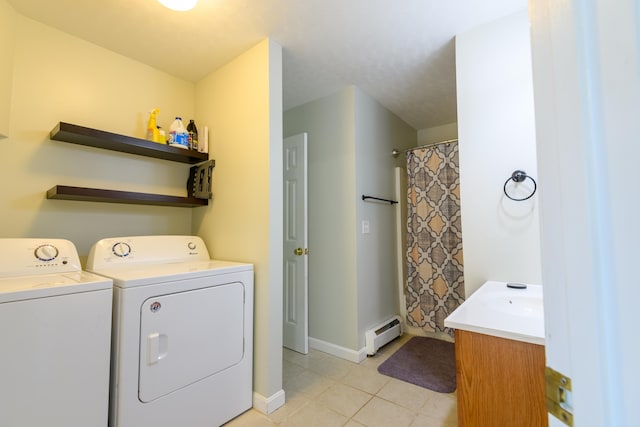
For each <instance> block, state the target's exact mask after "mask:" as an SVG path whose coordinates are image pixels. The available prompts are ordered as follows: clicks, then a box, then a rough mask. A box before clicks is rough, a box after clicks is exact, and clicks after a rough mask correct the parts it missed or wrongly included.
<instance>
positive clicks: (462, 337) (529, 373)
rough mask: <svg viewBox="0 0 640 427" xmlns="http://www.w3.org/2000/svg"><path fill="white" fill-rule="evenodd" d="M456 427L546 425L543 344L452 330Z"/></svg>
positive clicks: (543, 426) (542, 426)
mask: <svg viewBox="0 0 640 427" xmlns="http://www.w3.org/2000/svg"><path fill="white" fill-rule="evenodd" d="M455 352H456V382H457V396H458V427H547V426H548V418H547V409H546V406H545V375H544V372H545V354H544V346H542V345H537V344H530V343H526V342H522V341H515V340H510V339H505V338H499V337H495V336H491V335H484V334H480V333H476V332H468V331H464V330H456V331H455Z"/></svg>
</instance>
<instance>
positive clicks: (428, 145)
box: [391, 138, 458, 157]
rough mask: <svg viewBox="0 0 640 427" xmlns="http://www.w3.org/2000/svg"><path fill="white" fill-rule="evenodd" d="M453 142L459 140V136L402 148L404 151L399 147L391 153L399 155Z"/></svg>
mask: <svg viewBox="0 0 640 427" xmlns="http://www.w3.org/2000/svg"><path fill="white" fill-rule="evenodd" d="M452 142H458V138H454V139H447V140H446V141H440V142H431V143H429V144H424V145H420V146H419V147H413V148H408V149H406V150H402V151H400V150H397V149H395V148H394V149H393V151H392V152H391V154H392V155H393V157H398V156H399V155H400V154H403V153H407V152H409V151H413V150H419V149H421V148H427V147H432V146H434V145H440V144H451V143H452Z"/></svg>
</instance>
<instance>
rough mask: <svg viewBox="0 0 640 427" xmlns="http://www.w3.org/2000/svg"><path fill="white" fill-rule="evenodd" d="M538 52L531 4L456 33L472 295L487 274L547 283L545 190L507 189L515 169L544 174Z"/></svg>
mask: <svg viewBox="0 0 640 427" xmlns="http://www.w3.org/2000/svg"><path fill="white" fill-rule="evenodd" d="M530 52H531V48H530V40H529V23H528V18H527V12H526V11H523V12H521V13H518V14H515V15H511V16H508V17H505V18H502V19H500V20H497V21H495V22H492V23H489V24H486V25H483V26H481V27H478V28H475V29H473V30H470V31H468V32H466V33H463V34H459V35H458V36H457V37H456V69H457V72H456V82H457V98H458V132H459V139H460V141H459V148H460V190H461V207H462V245H463V255H464V277H465V288H466V293H467V295H470V294H471V293H473V291H475V290H476V289H477V288H478V287H479V286H481V285H482V283H484V282H485V281H486V280H502V281H516V282H528V283H541V270H540V269H541V267H540V230H539V225H538V196H537V194H536V195H534V196H533V197H532V198H531V199H529V200H527V201H523V202H514V201H512V200H509V199H508V198H506V196H505V195H504V194H503V186H504V183H505V181H506V180H507V179H508V178H509V177H510V176H511V173H512V172H513V171H514V170H517V169H520V170H524V171H526V172H527V174H529V175H531V176H532V177H533V178H534V179H537V165H536V142H535V117H534V111H533V108H534V107H533V83H532V76H531V53H530ZM527 185H530V183H529V181H527ZM538 191H544V188H540V189H538ZM514 195H515V196H519V197H522V195H523V194H521V193H519V192H517V193H515V194H514Z"/></svg>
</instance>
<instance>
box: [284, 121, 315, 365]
mask: <svg viewBox="0 0 640 427" xmlns="http://www.w3.org/2000/svg"><path fill="white" fill-rule="evenodd" d="M283 150H284V159H283V160H284V162H283V166H284V180H283V181H284V192H283V194H284V227H283V228H284V292H283V293H284V303H283V307H284V316H283V323H284V325H283V328H284V331H283V344H284V346H285V347H287V348H289V349H291V350H294V351H297V352H299V353H303V354H307V353H308V352H309V320H308V319H309V316H308V308H309V293H308V270H309V265H308V256H307V255H308V246H307V134H306V133H301V134H298V135H294V136H291V137H289V138H286V139H285V140H284V148H283Z"/></svg>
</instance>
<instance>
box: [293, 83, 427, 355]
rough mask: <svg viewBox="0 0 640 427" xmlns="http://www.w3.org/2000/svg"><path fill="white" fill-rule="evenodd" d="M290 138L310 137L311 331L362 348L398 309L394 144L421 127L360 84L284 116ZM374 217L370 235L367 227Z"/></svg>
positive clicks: (407, 141)
mask: <svg viewBox="0 0 640 427" xmlns="http://www.w3.org/2000/svg"><path fill="white" fill-rule="evenodd" d="M284 117H285V120H284V127H285V132H284V133H285V135H286V136H291V135H294V134H297V133H301V132H308V135H309V153H308V154H309V335H310V337H313V338H315V339H317V340H321V341H323V342H326V343H330V344H333V345H335V346H339V347H342V348H345V349H348V350H351V351H352V352H357V351H359V350H360V349H362V347H363V346H364V331H365V330H366V329H367V328H369V327H371V326H372V325H375V324H377V323H378V322H381V321H383V320H385V319H386V318H387V317H388V316H390V315H393V314H397V313H398V312H399V309H398V297H397V279H396V262H395V256H396V250H395V222H394V221H395V216H394V215H395V207H392V206H390V205H388V204H387V205H384V204H375V203H370V202H363V201H362V199H361V197H362V194H368V195H373V196H376V195H377V196H378V197H384V198H392V197H393V195H394V166H395V165H397V164H402V163H403V159H402V158H398V159H394V158H393V156H392V155H391V151H392V150H393V148H397V149H406V148H409V147H412V146H414V145H415V142H416V131H415V130H413V129H412V128H410V127H409V126H408V125H407V124H406V123H404V122H402V121H401V120H400V119H398V118H397V117H396V116H394V115H392V114H391V113H390V112H389V111H387V110H386V109H384V108H383V107H381V106H380V105H378V104H377V103H376V102H375V101H373V100H372V99H371V98H369V97H368V96H367V95H366V94H364V93H363V92H362V91H360V90H359V89H357V88H355V87H349V88H346V89H345V90H343V91H341V92H338V93H336V94H333V95H330V96H328V97H324V98H321V99H318V100H315V101H312V102H310V103H307V104H305V105H302V106H300V107H296V108H293V109H291V110H288V111H286V112H285V114H284ZM363 219H367V220H369V224H370V231H371V232H370V234H367V235H363V234H362V232H361V226H362V220H363Z"/></svg>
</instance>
